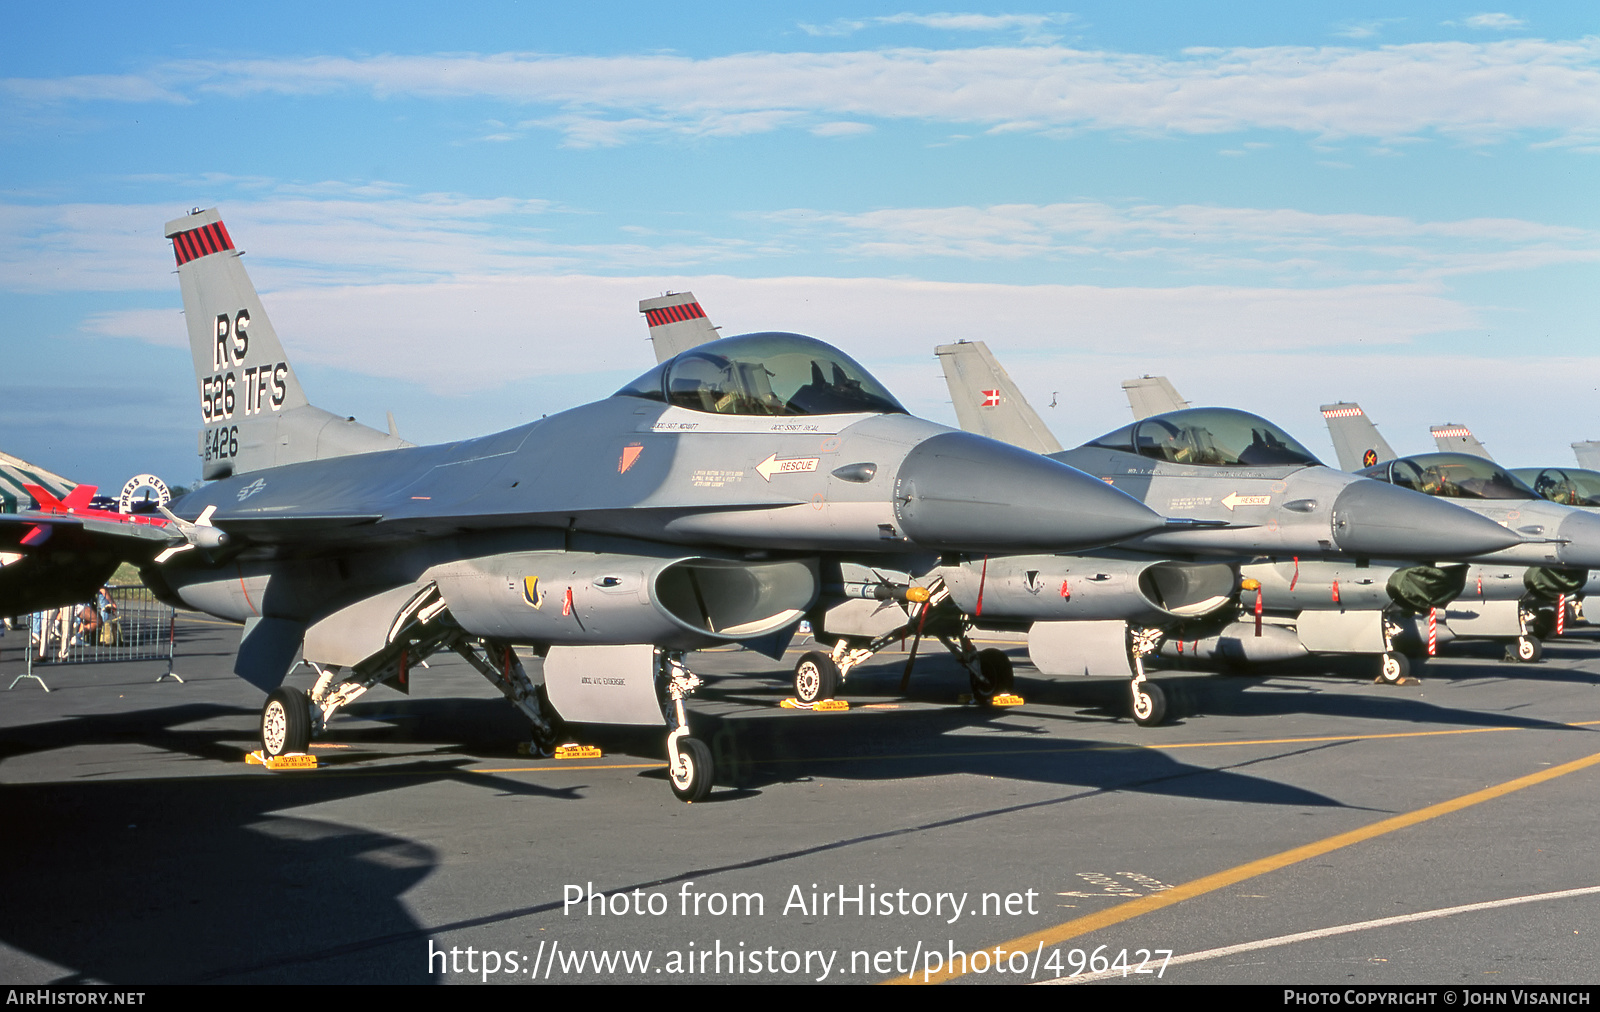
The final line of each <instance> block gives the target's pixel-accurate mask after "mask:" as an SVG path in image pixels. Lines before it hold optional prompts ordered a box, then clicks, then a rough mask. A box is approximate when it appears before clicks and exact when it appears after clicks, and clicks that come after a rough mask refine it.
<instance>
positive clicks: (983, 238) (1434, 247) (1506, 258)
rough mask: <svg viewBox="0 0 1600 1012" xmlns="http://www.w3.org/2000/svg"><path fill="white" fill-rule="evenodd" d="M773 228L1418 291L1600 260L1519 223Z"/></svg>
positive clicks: (994, 256) (1275, 217)
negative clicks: (1400, 281) (1371, 282)
mask: <svg viewBox="0 0 1600 1012" xmlns="http://www.w3.org/2000/svg"><path fill="white" fill-rule="evenodd" d="M1239 153H1240V154H1242V153H1243V152H1239ZM770 218H771V220H773V221H774V222H777V223H779V224H782V225H786V226H788V227H790V228H793V229H795V230H797V231H800V232H804V233H810V234H816V235H820V236H821V237H823V238H824V239H825V240H831V241H832V242H834V243H836V244H837V246H836V248H838V249H839V250H840V251H841V252H843V253H846V254H849V255H853V256H860V257H881V258H894V259H921V258H926V257H964V258H968V259H974V260H1022V259H1026V258H1038V257H1048V258H1061V257H1071V256H1086V257H1096V258H1102V259H1106V260H1116V259H1129V258H1139V259H1144V260H1149V259H1153V258H1163V259H1167V260H1170V261H1172V262H1174V263H1175V264H1176V265H1177V266H1178V267H1180V268H1186V269H1200V270H1208V271H1220V270H1240V269H1245V270H1251V271H1267V272H1271V273H1274V274H1276V275H1278V276H1280V277H1284V276H1294V275H1300V274H1307V275H1311V276H1313V277H1319V278H1324V279H1326V278H1334V277H1343V278H1346V279H1350V278H1390V279H1393V278H1406V279H1412V280H1417V279H1431V278H1437V277H1442V276H1444V275H1448V274H1461V273H1480V272H1484V271H1492V270H1515V269H1522V268H1527V267H1533V266H1543V265H1546V264H1553V263H1574V262H1593V261H1595V260H1600V233H1596V232H1593V231H1590V230H1586V229H1582V228H1577V227H1574V226H1568V225H1546V224H1542V223H1539V222H1530V221H1522V220H1518V219H1508V218H1474V219H1467V220H1463V221H1443V222H1433V221H1416V220H1413V219H1410V218H1402V217H1397V216H1390V215H1369V214H1315V213H1310V212H1306V211H1298V210H1293V209H1287V208H1280V209H1259V208H1239V207H1213V206H1204V205H1178V206H1163V205H1148V204H1144V205H1140V204H1133V205H1117V204H1110V203H1105V202H1101V201H1080V202H1076V203H1063V204H1001V205H993V206H989V207H970V206H960V207H935V208H894V209H888V210H881V211H869V212H865V213H861V214H843V213H837V212H827V211H817V210H811V209H795V210H790V211H782V212H777V213H775V214H773V215H771V216H770Z"/></svg>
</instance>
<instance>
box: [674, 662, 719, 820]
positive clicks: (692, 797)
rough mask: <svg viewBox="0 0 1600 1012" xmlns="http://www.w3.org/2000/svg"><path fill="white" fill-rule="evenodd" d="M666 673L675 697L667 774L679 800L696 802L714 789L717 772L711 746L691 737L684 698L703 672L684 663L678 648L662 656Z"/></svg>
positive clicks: (696, 685) (693, 688) (697, 684)
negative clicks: (713, 783)
mask: <svg viewBox="0 0 1600 1012" xmlns="http://www.w3.org/2000/svg"><path fill="white" fill-rule="evenodd" d="M662 664H663V666H664V667H665V673H666V677H667V696H668V698H669V699H671V700H672V709H671V713H670V717H669V719H670V722H671V724H672V732H671V733H670V734H668V735H667V762H668V763H669V764H670V766H669V769H668V778H669V779H670V780H671V781H672V793H673V794H676V795H677V796H678V800H679V801H684V802H688V803H689V804H693V803H695V802H696V801H701V800H703V799H704V798H705V796H706V795H707V794H710V793H711V780H712V778H713V776H714V775H715V773H716V770H715V767H714V765H713V762H712V759H711V749H710V748H709V747H708V746H707V745H706V743H705V742H703V741H701V740H700V739H699V738H691V737H689V714H688V712H687V711H686V710H685V709H684V706H683V701H684V699H685V698H687V697H688V695H689V693H691V692H693V691H694V690H696V689H698V688H699V687H700V686H701V684H703V683H702V682H701V681H700V676H699V675H696V674H695V673H694V672H692V671H690V670H689V669H688V668H686V667H684V665H683V655H682V654H681V653H678V652H676V651H673V652H670V653H667V654H665V655H663V657H662Z"/></svg>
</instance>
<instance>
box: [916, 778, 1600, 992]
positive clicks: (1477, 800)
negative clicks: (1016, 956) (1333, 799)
mask: <svg viewBox="0 0 1600 1012" xmlns="http://www.w3.org/2000/svg"><path fill="white" fill-rule="evenodd" d="M1595 765H1600V752H1596V753H1594V754H1593V755H1589V756H1585V757H1584V758H1582V759H1575V760H1573V761H1572V762H1569V763H1562V764H1561V765H1560V766H1552V767H1550V768H1549V769H1547V770H1540V771H1539V772H1537V773H1529V774H1528V775H1527V776H1522V777H1517V778H1516V779H1515V780H1507V781H1506V782H1505V783H1503V784H1496V785H1494V786H1493V787H1485V788H1484V789H1483V790H1481V791H1473V792H1472V793H1471V794H1463V795H1461V796H1460V797H1458V798H1451V799H1450V800H1449V801H1441V802H1439V803H1438V804H1436V805H1429V806H1427V807H1426V808H1419V809H1416V810H1415V811H1411V812H1405V813H1402V814H1400V815H1395V816H1391V817H1390V818H1387V819H1380V820H1379V821H1377V822H1374V823H1371V824H1370V825H1366V826H1362V827H1361V828H1360V829H1352V830H1350V831H1349V832H1345V833H1338V834H1335V835H1333V836H1330V837H1327V838H1325V839H1322V840H1317V841H1316V842H1314V843H1307V844H1303V845H1302V846H1299V847H1292V848H1290V849H1289V850H1285V851H1282V852H1280V853H1277V854H1273V855H1272V856H1270V857H1263V858H1258V859H1257V860H1254V861H1248V862H1246V863H1244V864H1241V865H1238V866H1236V867H1233V868H1229V869H1227V870H1226V871H1219V872H1216V873H1214V874H1211V875H1206V876H1204V877H1203V878H1197V879H1195V880H1193V881H1191V882H1185V883H1184V884H1182V885H1178V886H1173V887H1172V888H1171V889H1167V890H1164V891H1162V892H1158V893H1151V894H1150V895H1149V896H1143V897H1140V898H1139V899H1136V900H1130V901H1129V902H1127V903H1119V904H1117V905H1116V906H1114V907H1110V908H1109V909H1106V910H1102V911H1100V912H1099V913H1094V914H1088V915H1087V916H1084V917H1078V918H1074V919H1073V920H1070V921H1067V922H1065V923H1063V924H1057V925H1056V926H1055V927H1053V928H1045V929H1044V930H1043V931H1035V932H1033V933H1032V934H1028V935H1023V936H1022V937H1020V938H1013V939H1011V940H1010V941H1009V942H1001V943H1000V944H999V945H998V946H992V947H991V948H1000V949H1006V950H1009V951H1016V950H1019V949H1020V950H1022V951H1025V952H1033V951H1035V950H1036V949H1040V948H1042V947H1043V946H1055V945H1060V944H1061V943H1062V942H1065V941H1068V940H1070V939H1073V938H1077V937H1079V936H1080V935H1087V934H1089V933H1090V932H1092V931H1099V930H1101V929H1102V928H1109V927H1111V926H1112V925H1113V924H1121V923H1123V922H1124V921H1131V920H1133V919H1134V918H1136V917H1142V916H1144V915H1145V914H1148V913H1153V912H1154V911H1157V910H1161V909H1164V908H1166V907H1170V906H1175V905H1176V904H1179V903H1182V902H1183V901H1184V900H1190V899H1194V898H1195V897H1197V896H1204V895H1205V894H1207V893H1211V892H1215V891H1217V890H1218V889H1225V888H1227V887H1228V886H1231V885H1237V884H1239V883H1240V882H1244V881H1247V880H1249V879H1252V878H1256V877H1257V876H1259V875H1265V874H1267V873H1268V872H1273V871H1278V870H1279V869H1281V868H1287V867H1289V866H1290V865H1294V864H1299V863H1300V862H1302V861H1308V860H1310V859H1311V858H1314V857H1321V856H1322V855H1324V854H1329V853H1332V852H1333V851H1336V850H1341V849H1343V848H1345V847H1349V846H1352V845H1354V844H1357V843H1364V842H1365V841H1367V840H1372V839H1375V838H1377V837H1380V836H1384V835H1386V834H1388V833H1393V832H1395V831H1396V830H1400V829H1405V828H1407V827H1409V826H1415V825H1417V824H1419V823H1423V822H1427V821H1428V820H1430V819H1437V818H1439V817H1440V816H1441V815H1449V814H1451V813H1452V812H1459V811H1461V810H1462V809H1464V808H1471V807H1472V806H1473V805H1480V804H1482V803H1483V802H1485V801H1493V800H1494V799H1495V798H1501V797H1505V796H1506V795H1507V794H1511V793H1514V792H1516V791H1520V790H1522V789H1523V788H1525V787H1532V786H1534V785H1535V784H1542V783H1544V782H1545V781H1547V780H1554V779H1556V778H1557V777H1564V776H1566V775H1567V774H1568V773H1576V772H1578V771H1579V770H1585V769H1588V768H1589V767H1591V766H1595ZM965 969H966V968H965V967H963V971H965ZM964 976H966V973H965V972H962V973H954V972H949V971H946V972H942V973H934V974H928V975H927V976H926V977H925V978H924V979H921V980H919V979H916V977H915V975H906V976H903V977H896V978H894V979H893V980H887V981H884V983H885V984H918V983H927V984H942V983H944V982H945V981H949V980H954V979H956V978H957V977H964Z"/></svg>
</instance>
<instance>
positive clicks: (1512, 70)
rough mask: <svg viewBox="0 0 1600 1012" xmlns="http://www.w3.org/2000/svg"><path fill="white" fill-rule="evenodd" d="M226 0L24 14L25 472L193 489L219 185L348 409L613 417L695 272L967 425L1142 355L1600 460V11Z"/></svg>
mask: <svg viewBox="0 0 1600 1012" xmlns="http://www.w3.org/2000/svg"><path fill="white" fill-rule="evenodd" d="M232 6H233V5H221V6H220V7H219V6H218V5H212V4H208V5H200V4H181V3H180V4H167V5H163V7H162V8H161V9H160V10H159V11H158V12H154V13H147V11H146V10H142V9H137V8H134V7H130V6H128V5H122V4H70V3H69V4H62V5H53V6H48V7H47V6H42V5H29V6H27V7H22V6H17V7H14V8H12V9H11V10H10V11H9V12H8V21H9V23H10V30H9V31H8V32H7V33H5V35H4V37H3V38H0V138H3V145H4V148H3V150H4V152H5V156H4V158H3V159H0V320H3V321H4V323H3V324H0V327H3V329H0V355H3V356H4V362H5V363H6V365H5V368H4V370H3V371H0V448H3V449H5V450H6V451H8V452H11V453H15V454H17V455H19V456H21V457H24V458H26V459H30V460H33V461H35V462H36V463H39V464H41V465H43V466H46V467H49V468H51V469H53V470H56V471H58V472H60V473H63V474H66V475H68V476H72V477H79V478H82V479H84V480H88V481H92V482H96V483H100V484H105V485H111V484H120V483H121V482H122V481H123V480H124V479H125V478H126V477H127V476H129V475H131V474H132V473H135V472H136V471H143V470H153V471H156V472H157V473H160V474H161V475H162V476H163V477H165V478H167V479H168V480H169V481H173V482H179V483H182V482H188V481H190V480H192V479H193V478H195V477H196V475H197V472H198V466H197V463H196V458H195V456H194V447H195V433H196V431H197V429H198V427H199V414H198V404H197V395H196V394H195V390H194V381H193V377H192V373H191V370H190V367H189V364H188V359H187V353H186V351H185V349H184V346H183V345H184V340H185V338H184V334H183V327H182V320H181V317H180V316H179V314H178V308H179V298H178V292H177V284H176V278H175V277H174V276H173V274H172V260H171V253H170V249H169V247H168V245H167V243H166V242H165V241H164V240H163V239H162V238H161V233H160V229H161V226H162V224H163V223H164V222H165V221H167V220H168V219H170V218H173V217H176V216H178V215H179V214H182V213H183V212H185V211H187V210H188V209H189V208H190V207H194V206H205V207H209V206H216V207H219V208H220V209H221V212H222V216H223V219H224V221H225V222H227V224H228V227H229V229H230V231H231V232H232V234H233V237H234V239H235V241H236V243H237V244H238V245H239V246H240V247H241V248H243V249H245V250H246V251H247V256H246V258H245V264H246V267H247V269H248V270H249V271H250V272H251V275H252V277H253V278H254V279H255V281H256V284H257V286H258V288H259V289H260V290H261V292H262V295H263V300H264V302H265V305H266V307H267V310H268V312H269V313H270V314H271V315H272V318H273V321H274V323H275V325H276V327H277V329H278V331H279V334H280V335H281V336H282V337H283V339H284V342H285V344H286V345H287V346H288V348H289V351H290V353H291V355H292V356H293V358H294V360H295V364H296V367H297V369H298V371H299V372H300V375H301V379H302V381H303V382H304V384H305V386H306V389H307V392H308V393H309V394H310V396H311V398H312V400H313V401H314V402H316V403H318V404H320V405H321V406H323V407H326V408H328V409H330V410H334V411H339V412H341V413H348V414H354V415H356V416H357V417H358V418H361V419H362V420H364V421H367V422H369V424H374V425H377V426H379V427H382V425H383V424H384V423H383V418H384V412H385V411H387V410H392V411H394V413H395V415H396V417H397V419H398V422H399V425H400V430H401V432H402V434H404V435H406V436H407V437H408V438H411V439H413V440H415V441H418V442H431V441H436V440H442V439H450V438H458V437H462V436H467V435H473V434H477V433H481V432H487V431H492V430H494V429H498V428H504V427H507V426H510V425H514V424H517V423H519V422H521V421H525V420H527V419H529V418H534V417H538V416H539V415H541V414H545V413H550V412H554V411H558V410H561V409H563V408H566V407H570V406H572V405H575V404H578V403H581V402H583V401H585V400H589V399H593V398H595V397H600V396H604V395H606V394H608V393H609V392H610V391H612V390H614V389H615V388H617V387H618V386H620V385H622V384H623V383H624V382H626V381H627V380H628V379H630V378H632V376H634V375H636V374H637V373H639V372H642V371H643V370H644V369H645V368H646V367H647V366H648V365H649V364H650V363H651V362H652V361H653V359H652V357H651V355H650V352H649V349H648V347H647V345H646V344H645V343H644V327H643V324H642V321H641V319H640V317H639V315H638V313H637V302H638V300H639V299H641V298H648V297H650V296H653V295H657V294H660V293H661V292H663V291H666V290H669V289H671V290H683V289H686V288H687V289H691V290H693V291H694V292H695V293H696V294H697V295H698V296H699V297H700V299H701V301H702V303H703V305H704V306H705V308H706V310H707V312H708V313H709V314H710V315H711V317H712V319H713V320H714V321H715V322H717V323H719V324H721V325H722V326H723V329H724V332H725V333H738V332H744V331H750V330H769V329H781V330H797V331H801V332H805V333H810V334H813V335H815V336H818V337H821V338H823V339H824V340H829V341H832V342H834V343H836V344H838V345H840V346H841V347H843V348H845V350H847V351H848V352H850V353H851V354H852V355H854V356H855V357H857V358H858V359H860V360H862V361H863V362H864V363H865V364H867V365H868V366H869V367H870V368H872V369H873V370H874V371H875V372H877V373H878V374H879V376H880V378H882V379H883V380H884V381H885V382H886V383H888V384H889V385H890V387H891V388H892V389H894V390H895V391H896V392H897V393H898V394H899V395H900V396H901V398H902V400H904V401H905V402H906V403H907V404H908V406H910V407H911V408H912V409H913V410H915V411H917V412H918V413H920V414H924V415H927V416H929V417H932V418H935V419H938V420H942V421H953V418H954V413H953V411H952V409H951V407H950V405H949V403H948V398H947V396H946V394H945V392H944V389H943V383H942V381H941V379H940V377H939V374H938V369H937V366H936V364H935V361H934V359H933V355H932V348H933V346H934V345H935V344H937V343H941V342H944V341H950V340H955V339H959V338H967V339H978V340H984V341H987V342H988V344H989V345H990V347H991V348H992V349H993V350H994V351H995V353H996V354H997V355H998V356H999V357H1000V359H1001V361H1002V362H1004V363H1006V364H1007V365H1008V366H1009V368H1010V370H1011V372H1012V374H1013V376H1014V377H1015V378H1016V379H1017V380H1018V381H1019V384H1020V385H1021V387H1022V389H1023V390H1024V392H1025V393H1027V394H1028V395H1029V396H1030V397H1031V398H1034V399H1036V401H1037V403H1038V404H1039V405H1041V406H1043V405H1045V404H1048V403H1049V402H1050V400H1051V397H1052V395H1053V394H1054V395H1056V399H1057V402H1058V406H1057V407H1056V408H1054V409H1049V410H1046V411H1044V412H1043V413H1044V414H1045V416H1046V420H1047V421H1048V422H1049V423H1050V424H1051V425H1052V427H1053V428H1054V429H1055V430H1056V433H1057V435H1058V436H1059V437H1060V438H1061V439H1062V441H1063V442H1064V443H1066V444H1068V445H1072V444H1074V443H1076V442H1080V441H1082V440H1084V439H1087V438H1090V437H1092V436H1094V435H1097V434H1099V433H1100V432H1103V431H1106V430H1109V429H1111V428H1114V427H1116V426H1119V425H1121V424H1122V423H1123V422H1124V421H1125V420H1126V419H1127V417H1128V415H1127V405H1126V402H1125V401H1124V400H1123V398H1122V394H1121V390H1120V388H1119V386H1118V382H1119V381H1120V380H1122V379H1125V378H1128V377H1131V376H1135V375H1139V374H1143V373H1153V374H1165V375H1167V376H1169V377H1170V378H1171V379H1172V380H1173V382H1174V383H1175V384H1176V386H1177V387H1178V389H1179V390H1180V391H1181V392H1182V393H1183V394H1184V395H1185V396H1186V397H1188V398H1189V399H1190V400H1191V401H1193V402H1195V403H1207V404H1228V405H1233V406H1237V407H1244V408H1248V409H1250V410H1255V411H1257V412H1259V413H1261V414H1265V415H1267V416H1268V417H1271V418H1273V419H1274V420H1276V421H1278V422H1279V423H1280V424H1282V425H1284V426H1285V427H1286V428H1288V429H1289V430H1290V431H1291V432H1293V433H1295V434H1296V435H1297V436H1299V437H1300V438H1301V439H1302V440H1303V441H1305V442H1306V443H1307V444H1308V445H1310V446H1312V447H1313V449H1316V450H1318V452H1321V453H1323V454H1324V455H1325V456H1327V457H1328V458H1330V459H1331V456H1332V454H1331V451H1329V449H1328V441H1327V436H1326V433H1325V431H1324V430H1323V429H1322V427H1321V420H1320V417H1319V416H1318V414H1317V412H1316V407H1317V405H1318V404H1320V403H1324V402H1327V401H1333V400H1338V399H1347V400H1358V401H1360V402H1361V403H1362V404H1363V406H1365V407H1366V408H1367V410H1368V413H1369V414H1371V415H1372V416H1373V417H1374V419H1375V420H1376V421H1378V423H1379V424H1380V426H1381V428H1382V429H1383V431H1384V433H1385V434H1386V435H1387V437H1388V438H1389V441H1390V442H1391V443H1393V444H1394V445H1395V447H1396V449H1398V450H1400V451H1401V452H1420V451H1423V450H1426V449H1431V446H1430V444H1429V441H1428V438H1427V431H1426V430H1427V426H1428V425H1429V424H1431V423H1438V422H1444V421H1454V422H1464V423H1467V424H1469V425H1470V426H1472V428H1473V429H1474V431H1475V432H1477V434H1478V435H1479V437H1480V438H1481V439H1483V440H1484V441H1485V443H1486V444H1488V446H1489V448H1490V450H1491V451H1494V452H1495V453H1496V454H1497V456H1498V457H1499V458H1500V459H1502V460H1503V461H1505V462H1507V463H1511V464H1517V465H1520V464H1534V463H1570V462H1571V459H1572V458H1571V453H1570V450H1569V449H1568V444H1569V443H1571V442H1572V441H1574V440H1578V439H1590V438H1600V412H1597V411H1596V405H1597V403H1600V356H1597V354H1596V349H1595V346H1594V340H1595V336H1596V331H1597V324H1600V312H1597V302H1600V294H1597V293H1600V285H1597V283H1596V282H1597V280H1600V278H1597V271H1596V261H1597V259H1600V200H1597V197H1596V193H1597V192H1600V187H1597V186H1596V182H1597V181H1600V180H1597V172H1596V168H1597V166H1600V36H1597V34H1596V33H1597V26H1596V21H1597V20H1600V11H1597V10H1596V8H1594V6H1593V5H1592V4H1579V3H1570V4H1542V5H1537V6H1530V7H1526V8H1499V7H1471V6H1458V5H1454V4H1432V3H1410V4H1404V5H1392V6H1391V7H1390V8H1387V9H1385V8H1383V7H1375V8H1371V9H1363V8H1358V7H1354V6H1352V5H1349V4H1292V5H1291V4H1281V3H1262V4H1240V3H1229V4H1210V5H1208V4H1195V3H1183V4H1179V3H1173V4H1138V5H1130V4H1089V5H1073V6H1064V7H1055V6H1032V5H1028V4H1020V3H1013V4H1005V5H1003V6H997V7H978V6H963V7H957V8H937V9H925V8H911V7H906V6H902V5H899V4H890V5H878V4H871V3H858V4H848V5H847V4H807V5H798V6H792V7H786V6H784V5H777V4H772V5H733V4H729V5H696V4H688V5H674V7H673V8H672V9H671V11H670V14H668V13H664V9H663V8H662V7H661V6H660V5H659V4H654V3H651V4H646V3H637V4H631V3H617V4H594V5H585V6H584V7H583V9H582V10H578V9H575V8H576V6H577V5H554V4H549V5H540V4H514V3H501V4H475V5H462V6H451V7H445V6H443V5H441V6H437V7H436V6H431V5H410V6H397V5H392V4H390V5H381V6H379V5H374V6H370V7H363V6H360V5H354V4H350V5H330V4H317V5H312V4H278V5H272V6H271V7H269V8H263V9H262V10H260V11H257V12H249V11H238V10H232V9H231V7H232ZM86 26H87V27H86Z"/></svg>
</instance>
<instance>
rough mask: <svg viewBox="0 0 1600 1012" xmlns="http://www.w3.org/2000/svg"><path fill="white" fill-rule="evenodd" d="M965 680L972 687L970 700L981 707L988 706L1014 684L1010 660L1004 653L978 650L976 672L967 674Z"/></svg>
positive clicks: (993, 650) (1008, 690)
mask: <svg viewBox="0 0 1600 1012" xmlns="http://www.w3.org/2000/svg"><path fill="white" fill-rule="evenodd" d="M967 680H968V682H969V684H971V686H972V698H973V699H975V700H977V702H978V703H979V704H980V705H982V706H988V705H989V703H990V701H992V700H993V699H994V697H996V696H998V695H1000V694H1001V693H1004V692H1010V691H1011V689H1012V687H1013V686H1014V685H1015V684H1016V677H1015V674H1014V673H1013V672H1012V670H1011V658H1010V657H1007V656H1006V654H1005V651H1003V650H995V649H993V648H990V649H988V650H980V651H979V652H978V670H977V671H975V672H968V674H967Z"/></svg>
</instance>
